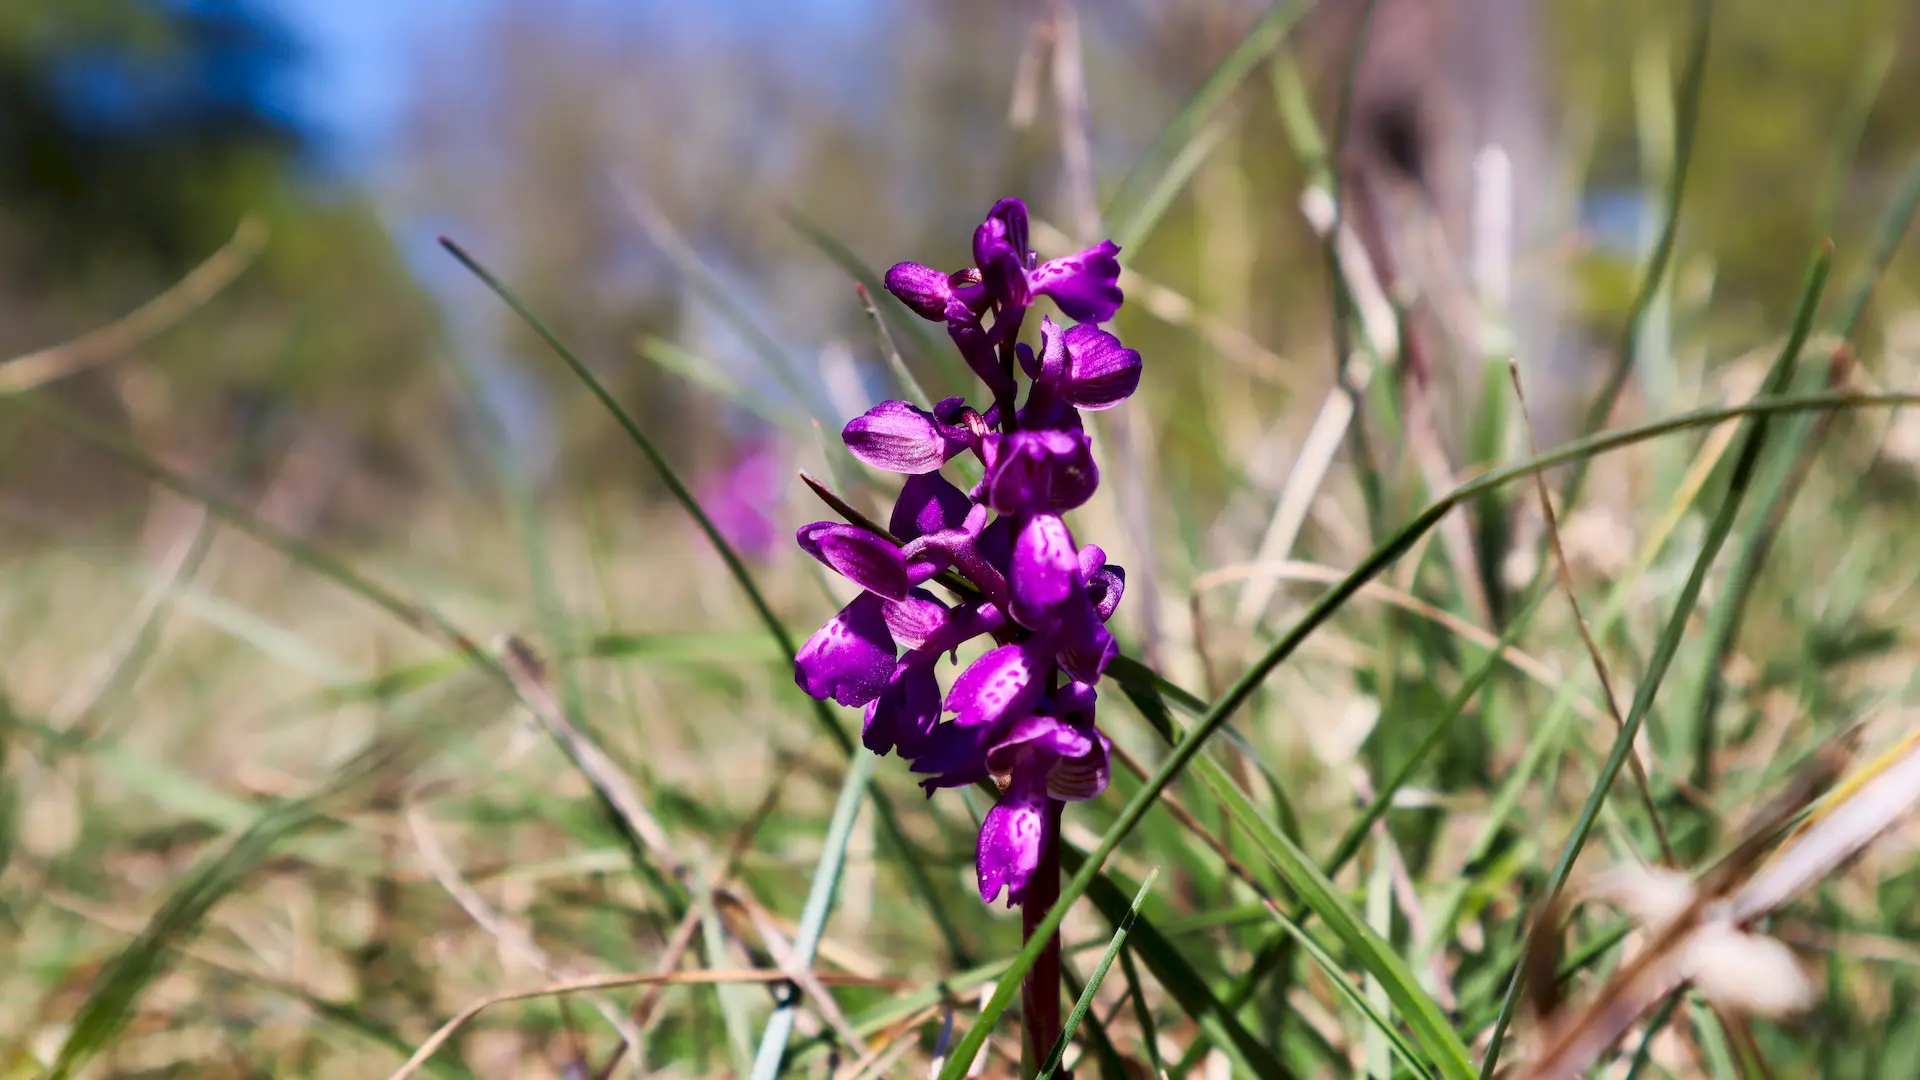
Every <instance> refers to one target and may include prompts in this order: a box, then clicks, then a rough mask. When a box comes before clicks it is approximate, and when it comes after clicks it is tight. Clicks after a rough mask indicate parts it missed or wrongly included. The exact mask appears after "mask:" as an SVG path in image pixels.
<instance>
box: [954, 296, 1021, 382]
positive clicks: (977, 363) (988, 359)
mask: <svg viewBox="0 0 1920 1080" xmlns="http://www.w3.org/2000/svg"><path fill="white" fill-rule="evenodd" d="M947 336H948V337H949V338H952V339H953V344H954V347H956V348H958V349H959V350H960V355H961V357H962V358H964V359H965V360H966V362H967V366H968V367H970V368H972V369H973V373H974V374H975V375H978V376H979V377H980V381H981V382H984V383H986V384H987V390H988V392H990V393H991V394H992V395H993V396H994V398H995V399H996V400H997V399H1000V398H1004V397H1011V396H1012V395H1013V392H1014V383H1013V379H1012V378H1010V377H1008V375H1007V373H1006V372H1005V371H1002V370H1001V369H1000V356H999V354H998V353H996V352H995V351H994V346H993V335H992V334H991V333H989V332H988V331H987V328H986V327H985V326H983V325H981V323H980V319H979V317H978V316H976V315H974V314H973V313H972V312H970V311H967V310H966V309H965V308H961V309H960V310H959V313H958V314H955V315H950V316H949V317H948V318H947Z"/></svg>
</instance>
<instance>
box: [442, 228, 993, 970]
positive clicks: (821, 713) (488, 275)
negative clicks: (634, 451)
mask: <svg viewBox="0 0 1920 1080" xmlns="http://www.w3.org/2000/svg"><path fill="white" fill-rule="evenodd" d="M440 244H441V246H442V247H444V248H446V249H447V252H448V253H449V254H451V255H452V256H453V257H454V258H455V259H457V260H459V261H460V264H461V265H462V266H465V267H466V268H467V270H468V271H469V272H471V273H472V274H473V275H474V276H475V277H477V278H479V279H480V281H481V282H482V283H483V284H485V285H486V286H487V288H488V289H491V290H492V291H493V293H494V295H495V296H498V297H499V298H500V299H501V301H502V302H503V303H505V304H506V305H507V306H508V307H509V308H511V309H512V310H513V313H514V314H516V315H518V316H519V317H520V318H521V319H522V320H524V321H525V322H526V324H527V325H528V327H530V328H531V329H532V330H533V332H534V333H535V334H537V335H539V337H540V339H541V340H542V341H544V342H546V343H547V346H548V347H549V348H551V349H552V350H553V351H554V353H555V354H556V355H558V356H559V357H560V359H561V361H562V362H563V363H565V364H566V365H567V367H568V369H570V370H571V371H572V372H573V373H574V375H575V377H577V378H578V379H579V380H580V381H581V382H582V383H583V384H585V386H586V387H587V389H588V391H589V392H590V393H592V394H593V396H594V397H595V398H596V399H597V400H598V401H599V402H600V404H601V405H602V406H603V407H605V409H606V410H607V412H608V413H609V414H611V415H612V416H613V418H614V421H615V422H616V423H618V424H619V425H620V427H621V429H622V430H623V431H625V432H626V433H627V436H628V437H629V438H631V439H632V440H633V442H634V445H635V446H638V447H639V448H640V452H641V453H642V454H644V455H646V458H647V461H648V462H649V463H650V464H651V465H652V466H653V467H654V471H655V472H656V473H658V474H659V476H660V479H661V482H662V483H664V484H666V485H667V490H668V491H669V492H671V493H672V495H673V497H674V500H675V501H676V502H678V503H679V504H680V506H681V508H682V509H684V510H685V511H686V512H687V514H688V516H690V517H692V518H693V520H694V523H695V524H697V525H698V526H699V527H700V531H701V532H702V533H703V534H704V535H705V536H706V538H707V542H708V543H709V544H711V545H713V549H714V551H715V552H717V553H718V554H719V555H720V558H721V560H722V561H724V562H725V563H726V564H727V571H728V573H730V574H732V575H733V580H734V581H735V582H736V583H737V584H738V585H739V586H740V590H741V591H742V592H744V593H746V595H747V599H748V601H749V602H750V603H751V604H752V605H753V609H754V611H755V613H756V614H758V615H759V617H760V621H761V623H762V624H763V625H764V626H765V627H766V629H767V634H768V635H769V636H770V637H772V638H773V640H774V642H775V643H776V644H778V645H779V647H780V652H781V654H782V655H783V656H787V657H791V656H794V655H795V654H796V653H797V652H798V649H797V648H796V646H795V645H794V641H793V635H792V634H790V633H789V632H788V631H787V628H786V625H785V624H784V623H782V622H781V621H780V617H779V616H778V615H776V614H774V611H773V608H772V606H771V605H769V604H768V603H767V598H766V596H765V595H764V594H763V593H761V591H760V587H759V586H758V585H757V584H755V583H754V580H753V575H752V574H751V573H749V572H748V570H747V566H746V564H745V563H744V562H742V561H741V559H740V556H739V553H737V552H735V551H734V550H733V545H731V544H729V543H727V540H726V538H725V537H724V536H721V535H720V530H719V529H718V528H716V527H715V526H714V524H713V520H712V519H711V518H709V517H708V516H707V513H706V511H705V510H702V509H701V508H700V501H699V500H698V499H696V498H694V496H693V493H692V492H691V491H690V490H688V488H687V486H686V484H685V483H683V482H682V481H681V480H680V477H679V474H678V473H676V472H674V469H673V466H672V465H671V464H669V463H668V462H667V459H666V457H665V456H664V455H663V454H661V453H660V450H659V448H658V447H656V446H655V445H654V443H653V440H652V439H650V438H648V437H647V434H646V432H644V431H642V430H640V425H639V423H638V422H637V421H635V420H634V418H633V416H632V414H630V413H628V412H627V410H626V409H624V408H622V407H621V405H620V403H619V401H617V400H615V399H614V396H613V395H612V394H611V393H610V392H609V391H608V390H607V388H606V386H605V385H604V384H603V383H601V382H600V380H599V379H598V378H597V377H596V376H595V375H594V374H593V371H592V370H591V369H589V368H588V367H587V366H586V364H584V363H582V362H581V360H580V358H579V357H578V356H576V355H574V352H573V350H572V349H569V348H568V347H567V346H566V344H565V343H564V342H562V341H561V340H560V339H559V337H558V336H556V335H555V334H554V332H553V331H552V330H551V329H549V328H548V327H547V324H546V323H544V322H542V321H541V319H540V317H539V316H537V315H535V314H534V313H533V312H532V310H531V309H529V308H528V307H527V306H526V305H525V304H523V303H521V301H520V298H519V297H518V296H516V295H515V294H514V293H513V292H512V290H510V289H508V288H507V287H506V286H505V285H504V284H502V283H501V281H500V279H499V278H496V277H494V276H493V274H492V272H490V271H489V270H487V268H486V267H484V266H481V265H480V263H479V262H477V261H475V259H474V258H473V256H471V255H469V254H467V252H466V251H465V249H463V248H461V247H460V245H459V244H457V243H455V242H454V241H452V240H450V239H448V238H446V237H441V238H440ZM808 702H809V704H810V705H811V707H812V713H813V717H814V721H815V723H816V724H817V725H818V726H819V727H820V729H821V730H822V731H823V732H824V733H825V734H826V736H827V738H828V739H830V740H831V741H832V742H833V744H834V746H835V747H836V748H837V749H839V751H840V753H841V755H842V756H844V757H847V758H852V757H853V756H855V755H856V754H858V753H860V752H861V751H860V750H859V748H858V747H856V746H855V745H854V743H853V740H852V738H851V737H850V736H848V735H847V733H846V731H845V729H843V728H842V727H841V726H840V724H839V722H838V721H836V720H835V719H834V716H833V713H832V711H831V710H829V709H828V708H827V705H826V703H825V702H822V701H818V700H814V699H813V698H808ZM874 810H875V813H876V814H878V815H879V819H880V824H881V827H882V828H883V829H884V830H885V831H886V833H887V835H888V837H889V839H890V840H891V841H892V842H893V845H894V847H895V848H896V849H897V850H898V851H899V853H900V857H901V859H902V861H903V862H904V863H905V865H906V868H907V875H908V880H909V881H911V882H912V884H913V885H914V888H915V890H916V891H917V892H919V893H920V894H921V900H922V902H923V903H924V904H925V905H926V909H927V911H928V912H929V913H930V914H931V915H932V916H933V918H934V920H935V922H936V923H937V924H938V925H939V927H940V931H941V933H942V935H943V936H944V937H945V938H946V939H947V947H948V951H949V952H950V953H951V954H952V955H953V957H954V958H955V959H956V960H959V959H961V958H963V957H964V956H965V950H964V948H963V946H962V944H961V942H960V939H959V934H958V931H957V930H956V929H955V927H954V924H953V922H952V919H951V918H950V917H949V916H948V915H947V913H946V903H945V901H944V900H943V899H942V894H941V893H940V892H939V890H937V889H935V888H934V886H933V882H932V879H931V878H930V877H929V876H928V875H927V871H926V867H925V865H924V864H923V863H922V862H921V860H920V856H919V853H918V851H917V850H916V849H915V848H914V847H913V845H912V844H911V843H910V842H908V840H907V839H906V836H905V834H904V833H903V832H902V831H901V829H900V823H899V819H898V818H897V817H895V815H894V812H893V808H892V804H891V803H889V802H888V801H887V800H886V799H884V798H880V797H878V796H877V795H876V797H875V799H874Z"/></svg>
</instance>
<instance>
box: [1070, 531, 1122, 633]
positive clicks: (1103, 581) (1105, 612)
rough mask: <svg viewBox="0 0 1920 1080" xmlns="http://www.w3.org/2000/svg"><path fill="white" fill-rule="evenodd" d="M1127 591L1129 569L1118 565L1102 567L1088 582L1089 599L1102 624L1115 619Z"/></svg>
mask: <svg viewBox="0 0 1920 1080" xmlns="http://www.w3.org/2000/svg"><path fill="white" fill-rule="evenodd" d="M1081 550H1083V551H1084V550H1085V549H1084V548H1083V549H1081ZM1126 591H1127V568H1126V567H1124V566H1120V565H1118V564H1115V565H1113V566H1103V567H1101V568H1100V569H1099V570H1097V571H1095V572H1094V574H1093V576H1092V577H1091V578H1089V579H1088V580H1087V598H1088V599H1090V600H1092V601H1093V610H1094V611H1095V612H1096V613H1098V614H1099V616H1100V621H1101V622H1106V621H1107V620H1108V619H1111V618H1113V611H1114V609H1115V608H1117V607H1119V606H1120V597H1122V596H1123V595H1125V594H1126Z"/></svg>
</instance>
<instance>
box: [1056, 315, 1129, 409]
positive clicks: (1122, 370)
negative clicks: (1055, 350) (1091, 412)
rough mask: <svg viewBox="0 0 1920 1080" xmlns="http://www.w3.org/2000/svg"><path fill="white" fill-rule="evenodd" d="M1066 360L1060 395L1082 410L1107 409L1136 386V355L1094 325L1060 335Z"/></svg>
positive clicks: (1125, 396)
mask: <svg viewBox="0 0 1920 1080" xmlns="http://www.w3.org/2000/svg"><path fill="white" fill-rule="evenodd" d="M1061 336H1062V337H1064V338H1065V339H1066V353H1067V356H1068V357H1069V362H1068V364H1067V376H1066V378H1065V380H1063V382H1062V385H1061V387H1060V395H1061V396H1062V397H1064V398H1066V399H1067V401H1069V402H1071V403H1072V404H1073V405H1075V406H1077V407H1079V408H1082V409H1111V408H1113V407H1114V406H1115V405H1118V404H1120V403H1121V402H1122V401H1125V400H1127V398H1129V397H1131V396H1132V395H1133V392H1134V391H1135V390H1136V389H1138V388H1139V386H1140V354H1139V353H1138V352H1136V351H1134V350H1132V349H1129V348H1127V347H1126V346H1124V345H1122V344H1120V339H1119V338H1117V337H1114V336H1113V335H1112V334H1109V333H1107V332H1106V331H1105V330H1102V329H1100V328H1099V327H1097V326H1092V325H1089V324H1086V323H1082V324H1081V325H1079V326H1076V327H1073V328H1072V329H1070V330H1068V331H1067V332H1066V333H1065V334H1063V335H1061Z"/></svg>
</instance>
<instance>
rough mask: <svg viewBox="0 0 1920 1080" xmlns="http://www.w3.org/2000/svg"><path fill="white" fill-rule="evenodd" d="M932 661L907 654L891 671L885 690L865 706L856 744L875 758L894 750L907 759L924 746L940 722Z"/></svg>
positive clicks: (927, 657) (937, 687) (938, 684)
mask: <svg viewBox="0 0 1920 1080" xmlns="http://www.w3.org/2000/svg"><path fill="white" fill-rule="evenodd" d="M933 665H934V658H933V657H931V656H928V655H927V654H924V653H921V654H915V653H908V654H907V655H906V657H905V658H904V659H902V660H901V661H900V663H899V664H898V665H897V666H895V668H894V669H893V677H892V678H891V679H889V680H888V681H887V686H886V689H884V690H882V691H881V693H880V696H879V697H877V698H875V699H874V700H873V702H872V703H871V704H869V705H868V706H867V717H866V725H865V727H863V728H862V729H861V732H860V742H861V743H862V745H864V746H865V747H866V748H867V749H869V750H871V751H873V752H874V753H876V754H885V753H886V752H888V751H889V750H892V749H893V748H894V747H895V746H898V747H899V748H900V756H902V757H909V756H911V755H913V754H914V753H916V752H918V751H919V750H920V749H921V748H922V747H923V746H925V745H926V742H927V737H928V736H929V735H931V734H932V733H933V726H934V725H935V724H938V723H939V722H940V683H939V682H938V681H937V680H936V679H935V678H934V674H933Z"/></svg>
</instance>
